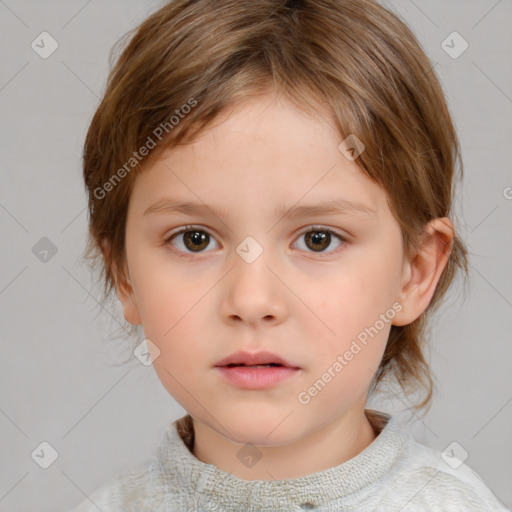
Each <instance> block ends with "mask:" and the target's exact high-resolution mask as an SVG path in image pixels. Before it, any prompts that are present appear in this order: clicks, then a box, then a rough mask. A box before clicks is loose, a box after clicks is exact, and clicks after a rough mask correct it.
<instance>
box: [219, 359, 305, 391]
mask: <svg viewBox="0 0 512 512" xmlns="http://www.w3.org/2000/svg"><path fill="white" fill-rule="evenodd" d="M270 363H275V364H279V365H281V366H270V367H267V368H254V367H251V366H250V365H262V364H270ZM229 364H245V365H247V366H228V365H229ZM214 366H215V369H216V370H217V371H218V372H219V373H220V374H221V375H222V376H223V377H224V378H225V379H226V380H227V381H228V382H230V383H231V384H233V385H235V386H237V387H239V388H242V389H253V390H258V389H266V388H269V387H272V386H275V385H276V384H278V383H279V382H282V381H284V380H286V379H288V378H290V377H292V376H293V375H296V374H297V373H298V372H299V370H300V368H299V367H298V366H296V365H295V364H293V363H291V362H289V361H286V360H285V359H283V358H282V357H279V356H278V355H276V354H273V353H272V352H268V351H266V350H263V351H260V352H246V351H243V350H241V351H238V352H235V353H234V354H231V355H229V356H228V357H225V358H224V359H221V360H220V361H218V362H217V363H215V365H214Z"/></svg>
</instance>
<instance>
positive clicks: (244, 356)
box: [214, 350, 299, 369]
mask: <svg viewBox="0 0 512 512" xmlns="http://www.w3.org/2000/svg"><path fill="white" fill-rule="evenodd" d="M269 363H276V364H280V365H282V366H283V367H288V368H290V369H292V368H293V369H299V367H298V366H296V365H295V364H293V363H291V362H289V361H286V360H285V359H283V358H282V357H279V356H278V355H276V354H273V353H272V352H268V351H266V350H262V351H260V352H247V351H244V350H240V351H238V352H235V353H233V354H231V355H229V356H227V357H225V358H224V359H221V360H220V361H217V362H216V363H215V365H214V366H216V367H217V366H220V367H226V366H227V365H228V364H245V365H247V366H249V365H256V364H269Z"/></svg>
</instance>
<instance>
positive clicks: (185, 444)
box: [72, 409, 511, 512]
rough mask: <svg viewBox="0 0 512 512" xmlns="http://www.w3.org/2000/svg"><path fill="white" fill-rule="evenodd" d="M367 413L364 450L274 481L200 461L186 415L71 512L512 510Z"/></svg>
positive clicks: (387, 421) (464, 469)
mask: <svg viewBox="0 0 512 512" xmlns="http://www.w3.org/2000/svg"><path fill="white" fill-rule="evenodd" d="M365 414H366V416H367V417H368V419H369V421H370V423H371V424H372V426H373V428H374V430H375V432H376V433H377V437H376V439H375V440H374V441H373V442H372V443H371V444H370V445H369V446H368V447H367V448H366V449H364V450H363V451H362V452H360V453H359V454H357V455H356V456H355V457H353V458H351V459H349V460H347V461H345V462H344V463H342V464H340V465H338V466H335V467H332V468H329V469H327V470H324V471H320V472H317V473H313V474H311V475H307V476H303V477H299V478H293V479H287V480H273V481H263V480H242V479H239V478H237V477H235V476H234V475H232V474H230V473H228V472H226V471H223V470H220V469H219V468H217V467H216V466H214V465H212V464H206V463H203V462H201V461H200V460H199V459H197V458H196V457H195V456H194V454H193V452H192V448H193V443H194V429H193V424H192V418H191V417H190V415H188V414H187V415H186V416H184V417H182V418H180V419H178V420H176V421H174V422H172V423H171V424H170V425H169V426H168V427H167V428H166V430H165V432H164V435H163V438H162V440H161V442H160V444H159V446H158V449H157V451H156V454H155V455H154V456H153V457H151V458H150V459H149V460H148V461H146V462H145V463H144V464H141V465H139V466H137V467H135V468H134V469H132V470H130V471H128V472H125V473H123V474H121V475H119V476H117V477H116V478H114V479H113V480H112V481H110V482H108V483H107V484H105V485H103V486H102V487H100V488H99V489H97V490H96V491H95V492H94V493H93V494H92V495H91V496H90V497H89V498H88V499H86V500H85V501H84V502H83V503H81V504H80V505H79V506H78V507H77V508H75V509H74V510H73V511H72V512H98V510H100V511H101V512H146V511H147V512H202V511H214V512H227V511H233V512H235V511H236V512H245V511H246V512H256V511H258V512H285V511H286V512H290V511H294V510H297V511H302V510H313V511H316V512H327V511H329V512H333V511H340V512H341V511H351V512H355V511H356V512H363V511H371V512H420V511H421V512H423V511H425V512H426V511H428V512H452V511H453V512H465V511H468V512H469V511H474V512H485V511H490V510H493V511H495V510H497V511H508V512H511V511H510V509H508V508H506V507H505V505H503V504H501V502H500V501H499V500H498V499H497V497H495V495H494V494H493V493H492V491H491V490H490V489H489V488H488V487H487V486H486V484H485V483H484V482H483V481H482V479H481V478H480V476H479V475H478V474H477V473H476V472H475V471H474V470H472V469H471V468H470V467H469V466H467V465H466V464H464V463H462V464H460V465H458V463H459V462H460V461H456V460H453V462H452V460H450V464H448V463H447V462H446V461H445V460H444V459H443V458H442V457H441V452H440V451H437V450H434V449H431V448H429V447H426V446H424V445H422V444H420V443H418V442H416V441H415V440H414V438H413V436H412V435H411V434H410V433H409V432H407V431H405V430H403V429H402V428H401V427H400V426H399V425H398V423H397V422H396V420H395V418H394V417H393V416H391V415H389V414H386V413H383V412H380V411H376V410H373V409H366V410H365ZM454 466H458V467H456V468H455V467H454Z"/></svg>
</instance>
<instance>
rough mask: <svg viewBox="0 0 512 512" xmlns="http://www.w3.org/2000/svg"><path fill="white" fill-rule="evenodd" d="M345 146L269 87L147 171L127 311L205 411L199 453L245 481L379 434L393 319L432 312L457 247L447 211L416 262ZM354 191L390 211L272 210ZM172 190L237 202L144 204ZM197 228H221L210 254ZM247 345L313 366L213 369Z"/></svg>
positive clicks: (314, 465)
mask: <svg viewBox="0 0 512 512" xmlns="http://www.w3.org/2000/svg"><path fill="white" fill-rule="evenodd" d="M340 142H341V139H340V137H339V135H338V134H337V133H336V131H335V129H334V128H333V126H332V125H331V124H330V122H329V121H328V120H327V119H326V118H323V117H319V116H318V117H317V116H311V115H306V114H304V113H303V112H301V111H300V110H298V109H297V108H296V107H294V106H293V105H292V104H291V103H289V102H287V101H286V100H285V99H282V98H280V99H278V98H276V97H275V96H273V95H271V94H269V95H268V96H263V97H259V98H251V99H250V100H246V101H244V102H242V103H239V104H237V106H236V107H234V108H232V109H231V110H229V111H224V112H223V113H222V114H221V115H220V117H219V118H218V122H216V124H215V126H212V127H211V128H208V129H207V130H205V131H203V132H202V133H201V135H200V137H198V138H197V139H196V140H195V141H193V143H191V144H188V145H183V146H179V147H177V148H174V149H172V150H170V151H167V152H166V153H164V154H163V155H162V156H161V158H160V159H158V160H157V161H155V162H154V163H153V164H152V165H151V167H149V168H148V169H147V170H146V171H145V172H144V173H143V174H142V175H140V176H138V177H137V179H136V181H135V183H134V187H133V191H132V195H131V197H130V204H129V210H128V216H127V226H126V267H125V269H124V274H120V275H119V279H118V281H117V283H118V284H117V294H118V297H119V299H120V301H121V303H122V306H123V310H124V316H125V318H126V320H127V321H128V322H130V323H132V324H142V325H143V329H144V333H145V336H146V338H149V339H150V340H151V341H152V343H154V344H155V345H156V346H157V347H158V349H159V350H160V355H159V356H158V357H157V358H156V359H155V360H154V362H153V365H154V368H155V371H156V373H157V375H158V377H159V379H160V380H161V382H162V384H163V385H164V386H165V388H166V389H167V391H168V392H169V393H170V394H171V395H172V396H173V397H174V398H175V399H176V401H177V402H179V403H180V404H181V405H182V406H183V408H184V409H185V410H186V411H187V412H188V413H189V414H190V415H191V416H192V418H193V423H194V429H195V445H194V448H193V453H194V455H195V456H196V457H197V458H198V459H199V460H201V461H203V462H205V463H208V464H213V465H215V466H217V467H218V468H220V469H222V470H224V471H227V472H230V473H232V474H233V475H235V476H237V477H238V478H242V479H245V480H273V479H276V480H280V479H286V478H296V477H300V476H304V475H308V474H311V473H314V472H318V471H322V470H325V469H328V468H331V467H333V466H336V465H339V464H341V463H343V462H345V461H346V460H348V459H350V458H352V457H354V456H355V455H357V454H358V453H360V452H361V451H362V450H364V449H365V448H366V447H367V446H368V445H369V444H371V443H372V442H373V441H374V439H375V438H376V433H375V432H374V430H373V428H372V426H371V424H370V423H369V421H368V419H367V418H366V416H365V414H364V407H365V403H366V398H367V395H368V389H369V386H370V383H371V381H372V378H373V376H374V374H375V372H376V370H377V368H378V366H379V363H380V360H381V358H382V355H383V353H384V349H385V346H386V342H387V339H388V335H389V331H390V329H391V325H392V324H394V325H405V324H408V323H410V322H412V321H413V320H415V319H416V318H418V316H420V315H421V313H422V312H423V311H424V310H425V309H426V308H427V306H428V304H429V302H430V300H431V298H432V295H433V293H434V291H435V288H436V285H437V283H438V280H439V278H440V276H441V274H442V271H443V269H444V267H445V265H446V262H447V259H448V256H449V252H450V247H451V243H450V242H451V240H452V238H453V226H452V224H451V222H450V220H449V219H447V218H442V219H436V220H434V221H433V222H432V223H430V224H429V225H428V226H426V231H425V233H426V235H425V240H424V243H423V245H422V248H421V250H420V252H419V253H418V254H417V255H416V256H415V257H414V258H412V259H411V261H404V260H403V259H402V249H403V248H402V240H401V234H400V228H399V225H398V223H397V222H396V220H395V219H394V217H393V216H392V214H391V211H390V209H389V206H388V203H387V201H386V195H385V193H384V191H383V189H381V188H380V187H379V186H378V185H376V184H375V183H374V182H372V181H371V180H370V178H368V176H367V175H366V174H364V173H363V172H362V171H361V169H360V168H359V167H358V165H357V160H356V161H350V160H348V159H347V158H346V157H345V156H344V155H343V154H342V153H341V152H340V151H339V150H338V145H339V144H340ZM339 197H344V198H347V199H350V200H352V201H358V202H360V203H363V204H365V205H367V206H369V207H371V208H373V209H374V210H375V212H376V214H375V215H374V216H367V217H363V216H356V215H353V214H352V215H349V214H346V213H345V214H340V213H338V214H334V215H333V214H322V215H315V216H310V215H308V216H305V217H300V218H297V219H291V218H288V217H286V216H282V215H281V216H280V217H275V216H274V215H273V210H274V208H275V207H277V206H280V205H285V207H286V209H285V210H284V211H285V212H287V211H288V209H289V208H291V207H292V206H294V205H295V204H299V205H300V204H304V203H307V204H311V203H314V204H320V203H323V202H325V200H327V199H331V198H339ZM165 198H172V199H177V200H183V201H200V202H204V203H206V204H208V205H221V206H222V207H223V208H224V209H225V213H223V214H222V215H221V216H216V215H214V214H213V213H212V212H211V211H207V212H206V214H201V215H186V214H184V213H174V214H173V213H152V214H148V215H144V211H145V210H146V209H147V208H148V207H149V206H151V205H153V204H154V203H156V202H157V201H160V200H162V199H165ZM190 224H192V225H194V226H196V228H195V229H196V230H197V229H201V230H202V231H201V232H200V234H203V235H204V236H205V237H206V238H205V243H204V245H203V246H202V248H201V249H200V250H199V252H194V247H195V246H194V245H193V243H191V242H190V241H188V243H187V241H186V237H185V236H184V234H181V235H177V236H176V237H174V238H173V239H170V238H171V236H172V235H173V234H174V233H176V232H177V231H179V229H180V228H183V226H186V225H190ZM311 226H314V227H313V228H311ZM318 226H320V228H318ZM326 228H329V229H331V230H333V231H335V232H337V233H338V234H339V235H341V236H342V237H344V239H345V240H344V241H342V240H340V239H338V238H337V237H336V236H335V235H334V234H333V235H331V238H330V241H329V240H327V241H326V242H325V245H322V244H320V250H318V249H317V250H315V248H316V247H317V246H315V245H314V244H315V242H314V241H313V242H312V241H309V242H308V237H307V236H306V235H305V234H304V232H307V231H308V230H309V231H313V233H310V234H312V235H314V234H317V235H319V234H320V235H321V234H323V233H325V232H324V231H322V230H325V229H326ZM192 231H194V228H192ZM319 232H320V233H319ZM190 234H191V233H189V235H190ZM247 236H251V237H253V238H254V239H255V240H256V241H257V243H258V244H259V245H260V246H261V247H262V249H263V252H262V253H261V254H260V255H259V257H257V258H256V259H255V261H253V262H252V263H247V262H246V261H245V260H244V259H243V258H242V257H240V256H239V254H238V253H237V252H236V249H237V247H238V246H239V245H240V243H241V242H242V241H243V240H244V239H245V238H246V237H247ZM169 239H170V240H169ZM316 243H317V244H318V242H316ZM179 254H182V255H183V256H184V257H180V256H179ZM123 276H126V279H124V277H123ZM393 303H399V304H400V305H401V310H400V311H399V312H398V313H396V315H395V316H394V318H393V319H392V320H391V321H388V322H386V323H385V326H384V328H382V329H381V330H380V331H379V333H378V335H376V336H374V337H373V338H369V342H368V343H367V345H366V346H364V348H363V349H362V350H361V351H360V352H359V353H358V354H357V355H355V356H354V358H353V359H352V360H351V361H349V362H348V364H347V365H346V366H344V368H343V370H342V371H341V372H339V373H337V374H336V376H335V377H334V378H332V379H331V381H330V382H329V383H328V384H327V385H326V386H325V387H324V388H323V389H322V390H321V392H319V393H318V394H317V395H316V396H314V397H312V398H311V400H310V401H309V403H307V404H303V403H300V402H299V401H298V398H297V397H298V394H299V393H300V392H303V391H307V390H308V388H310V387H311V386H312V385H313V383H314V382H315V381H317V380H318V379H319V378H321V376H322V374H324V373H325V371H326V370H327V368H329V367H332V365H333V363H334V362H335V361H336V360H337V357H338V355H342V354H344V353H345V351H346V350H348V349H349V348H350V345H351V342H352V341H353V340H354V339H355V338H356V336H357V335H358V334H359V333H361V332H362V331H363V330H364V329H365V327H369V326H372V325H374V324H375V322H376V320H378V319H379V315H381V314H383V313H385V312H386V311H387V310H390V309H392V304H393ZM244 349H245V350H247V351H251V352H255V351H259V350H269V351H271V352H273V353H275V354H277V355H279V356H281V357H282V358H284V359H286V360H288V361H290V362H292V363H294V364H295V365H296V366H298V367H300V370H299V371H298V372H297V373H296V374H295V375H294V376H293V377H292V378H290V379H288V380H286V381H283V382H281V383H279V384H277V385H276V386H274V387H271V388H267V389H264V390H257V391H256V390H247V389H240V388H237V387H235V386H234V385H232V384H230V383H228V382H227V381H225V380H224V379H223V378H222V376H221V375H219V373H218V371H217V370H216V369H215V368H213V366H214V364H215V363H216V362H217V361H219V360H220V359H222V358H224V357H226V356H228V355H230V354H231V353H233V352H235V351H237V350H244ZM246 443H251V444H253V445H255V448H254V447H253V448H251V449H252V450H257V451H258V453H259V454H260V455H261V456H262V457H261V458H260V460H259V461H258V462H257V463H256V464H255V465H253V466H252V467H247V466H246V465H245V464H244V463H242V461H241V460H240V459H239V458H238V457H237V452H238V451H239V450H240V449H241V448H242V447H243V446H244V445H245V444H246Z"/></svg>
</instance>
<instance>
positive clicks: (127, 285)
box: [115, 271, 142, 325]
mask: <svg viewBox="0 0 512 512" xmlns="http://www.w3.org/2000/svg"><path fill="white" fill-rule="evenodd" d="M115 276H116V293H117V297H118V299H119V301H120V302H121V305H122V307H123V313H124V318H125V319H126V321H127V322H128V323H130V324H132V325H138V324H141V323H142V320H141V318H140V314H139V309H138V307H137V301H136V299H135V298H134V292H133V287H132V283H131V281H130V279H129V278H126V277H125V275H124V272H117V271H116V272H115Z"/></svg>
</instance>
